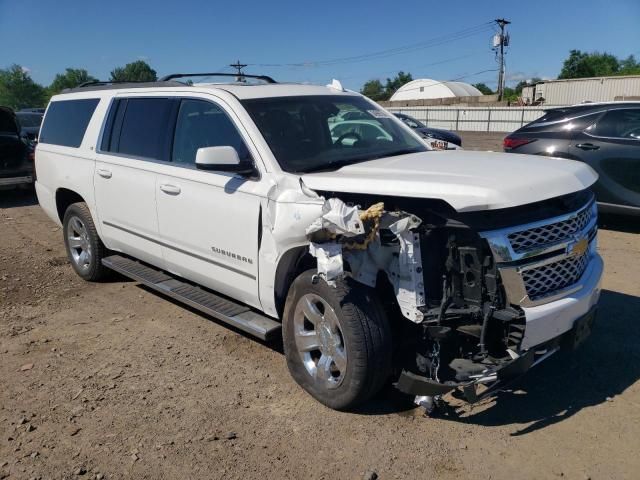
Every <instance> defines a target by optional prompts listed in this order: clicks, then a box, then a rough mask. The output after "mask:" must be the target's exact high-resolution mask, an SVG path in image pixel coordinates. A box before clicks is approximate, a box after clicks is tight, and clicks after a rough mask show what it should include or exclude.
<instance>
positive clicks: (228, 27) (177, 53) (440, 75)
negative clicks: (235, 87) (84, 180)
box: [0, 0, 640, 89]
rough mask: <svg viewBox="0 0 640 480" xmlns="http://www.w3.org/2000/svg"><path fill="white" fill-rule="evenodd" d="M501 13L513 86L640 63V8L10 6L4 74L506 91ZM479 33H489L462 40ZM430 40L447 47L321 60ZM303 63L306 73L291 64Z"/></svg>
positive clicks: (16, 0)
mask: <svg viewBox="0 0 640 480" xmlns="http://www.w3.org/2000/svg"><path fill="white" fill-rule="evenodd" d="M394 3H395V5H396V6H393V5H394ZM497 17H504V18H507V19H509V20H511V21H512V22H513V24H512V25H510V26H509V31H510V34H511V47H510V48H509V51H508V55H507V79H508V80H509V83H515V82H516V81H517V80H520V79H528V78H531V77H533V76H539V77H543V78H544V77H555V76H556V75H557V74H558V72H559V71H560V68H561V65H562V61H563V59H564V58H566V56H567V55H568V52H569V50H571V49H572V48H575V49H581V50H586V51H594V50H599V51H607V52H610V53H613V54H615V55H618V56H622V57H626V56H627V55H629V54H635V55H636V56H637V57H640V0H609V1H602V0H537V1H536V2H523V1H518V0H510V1H498V0H496V1H493V0H484V1H481V2H480V1H457V2H446V1H438V2H434V1H428V0H423V1H413V0H404V1H402V2H389V1H385V2H382V1H377V0H376V1H373V0H371V1H368V2H361V3H360V2H345V1H343V2H339V1H324V2H322V1H315V2H305V1H304V0H297V1H275V0H274V1H266V0H261V1H256V0H243V1H226V2H216V1H197V0H178V1H176V0H171V1H165V0H156V1H148V0H129V1H121V0H109V1H98V0H84V1H72V0H55V1H54V0H49V1H46V0H39V1H38V0H0V45H2V48H1V49H0V68H4V67H6V66H8V65H10V64H13V63H18V64H20V65H23V66H24V67H26V68H28V69H29V71H30V72H31V75H32V77H33V78H34V80H36V81H38V82H41V83H43V84H48V83H49V82H51V80H52V79H53V77H54V75H55V74H56V73H57V72H61V71H64V69H65V68H66V67H81V68H86V69H87V70H89V72H90V73H91V74H92V75H94V76H96V77H98V78H101V79H107V78H108V77H109V72H110V71H111V70H112V69H113V68H114V67H116V66H121V65H124V64H125V63H128V62H131V61H135V60H137V59H143V60H146V61H147V62H149V63H150V64H151V65H152V67H153V68H154V69H155V70H157V71H158V74H159V75H164V74H167V73H172V72H184V71H218V70H220V69H221V68H223V67H225V66H226V65H227V64H228V63H231V62H232V61H235V60H237V59H240V60H241V61H242V62H244V63H249V64H269V65H270V66H259V65H253V66H251V67H249V68H248V69H247V72H251V73H253V72H256V73H264V74H269V75H272V76H273V77H275V78H276V79H278V80H283V81H309V82H314V83H327V82H329V81H330V80H331V79H332V78H338V79H340V80H341V81H342V82H343V84H344V85H345V86H346V87H349V88H354V89H359V88H360V87H361V86H362V84H363V83H364V82H365V81H366V80H368V79H370V78H382V79H384V78H386V77H387V76H393V74H394V73H395V72H397V71H398V70H404V71H409V72H411V73H412V74H413V76H414V78H418V77H428V78H434V79H438V80H451V79H458V78H461V77H464V81H468V82H470V83H476V82H485V83H487V84H489V85H490V86H491V87H495V84H496V77H497V73H494V72H484V73H478V72H483V71H485V70H491V69H495V68H496V67H497V65H496V63H495V60H494V55H493V53H492V51H491V48H490V47H491V45H490V43H491V35H492V32H491V30H490V29H489V28H485V29H483V27H481V26H480V25H482V24H484V23H486V22H489V21H491V20H492V19H494V18H497ZM478 26H480V27H478ZM472 27H478V28H477V30H479V31H478V33H473V32H475V30H468V32H470V33H469V35H468V36H467V34H464V35H457V37H458V38H457V39H453V38H452V35H453V34H456V33H457V32H461V31H463V30H466V29H470V28H472ZM460 37H462V38H460ZM436 38H438V39H439V41H438V42H434V41H432V40H433V39H436ZM418 43H422V44H423V45H424V44H428V43H429V44H431V45H433V44H434V43H439V45H436V46H432V47H431V48H418V49H414V50H413V51H409V52H404V53H401V54H397V55H390V54H385V55H381V56H380V57H378V58H373V59H371V58H365V59H364V60H363V61H358V62H353V61H342V62H338V63H334V64H331V65H318V64H317V62H319V61H325V60H332V59H340V58H344V57H352V56H359V55H364V54H369V53H374V52H380V51H388V50H391V49H395V48H397V47H403V46H406V45H414V44H418ZM389 53H393V52H389ZM299 63H306V65H304V66H291V65H290V64H299ZM274 64H278V65H283V66H272V65H274Z"/></svg>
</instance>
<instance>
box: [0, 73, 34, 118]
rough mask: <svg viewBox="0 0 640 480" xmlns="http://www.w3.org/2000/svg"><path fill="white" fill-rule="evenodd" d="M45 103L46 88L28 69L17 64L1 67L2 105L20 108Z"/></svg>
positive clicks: (0, 90) (0, 88)
mask: <svg viewBox="0 0 640 480" xmlns="http://www.w3.org/2000/svg"><path fill="white" fill-rule="evenodd" d="M44 104H45V92H44V88H43V87H42V86H41V85H38V84H37V83H36V82H34V81H33V80H32V78H31V76H30V75H29V73H28V71H26V70H25V69H24V68H22V67H21V66H20V65H16V64H14V65H11V66H10V67H9V68H7V69H0V105H3V106H6V107H11V108H13V109H14V110H19V109H21V108H27V107H42V106H44Z"/></svg>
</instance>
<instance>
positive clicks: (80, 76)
mask: <svg viewBox="0 0 640 480" xmlns="http://www.w3.org/2000/svg"><path fill="white" fill-rule="evenodd" d="M97 80H98V79H97V78H95V77H92V76H91V75H89V72H87V71H86V70H85V69H84V68H67V69H66V70H65V72H64V73H58V74H57V75H56V76H55V78H54V79H53V82H51V85H49V88H48V89H47V90H48V91H49V96H51V95H55V94H57V93H60V92H61V91H62V90H64V89H65V88H74V87H77V86H78V85H80V84H82V83H85V82H95V81H97Z"/></svg>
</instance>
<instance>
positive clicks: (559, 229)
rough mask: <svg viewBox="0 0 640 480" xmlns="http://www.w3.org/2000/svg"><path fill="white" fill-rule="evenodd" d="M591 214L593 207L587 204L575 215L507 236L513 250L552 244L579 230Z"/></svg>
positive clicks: (520, 251) (517, 250)
mask: <svg viewBox="0 0 640 480" xmlns="http://www.w3.org/2000/svg"><path fill="white" fill-rule="evenodd" d="M592 216H593V209H592V208H591V206H589V207H586V208H584V209H582V210H581V211H579V212H578V213H577V214H576V215H575V216H572V217H571V218H568V219H566V220H563V221H561V222H556V223H550V224H548V225H542V226H540V227H535V228H531V229H528V230H522V231H519V232H514V233H511V234H510V235H509V236H508V237H507V238H508V239H509V242H510V243H511V248H513V251H514V252H516V253H522V252H526V251H527V250H531V249H532V248H536V247H541V246H544V245H552V244H554V243H557V242H559V241H562V240H564V239H567V238H569V237H571V235H573V234H575V233H577V232H581V231H582V230H583V229H584V228H585V227H586V226H587V225H588V224H589V223H590V222H591V219H592Z"/></svg>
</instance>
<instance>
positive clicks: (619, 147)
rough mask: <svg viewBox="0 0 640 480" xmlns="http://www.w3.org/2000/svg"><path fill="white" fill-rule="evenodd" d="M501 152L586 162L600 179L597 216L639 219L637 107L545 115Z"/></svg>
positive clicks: (614, 105)
mask: <svg viewBox="0 0 640 480" xmlns="http://www.w3.org/2000/svg"><path fill="white" fill-rule="evenodd" d="M504 150H505V152H513V153H528V154H535V155H546V156H552V157H561V158H569V159H572V160H579V161H581V162H585V163H586V164H588V165H589V166H591V167H592V168H593V169H594V170H595V171H596V172H598V175H599V176H600V178H599V180H598V182H597V183H596V185H595V186H594V190H595V192H596V197H597V199H598V203H599V205H600V209H601V210H603V211H611V212H615V213H627V214H635V215H640V102H610V103H591V104H582V105H575V106H571V107H561V108H554V109H551V110H547V111H546V112H545V114H544V115H543V116H542V117H540V118H539V119H537V120H535V121H533V122H531V123H529V124H528V125H525V126H524V127H522V128H521V129H519V130H516V131H515V132H513V133H512V134H510V135H509V136H507V137H506V138H505V139H504Z"/></svg>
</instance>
